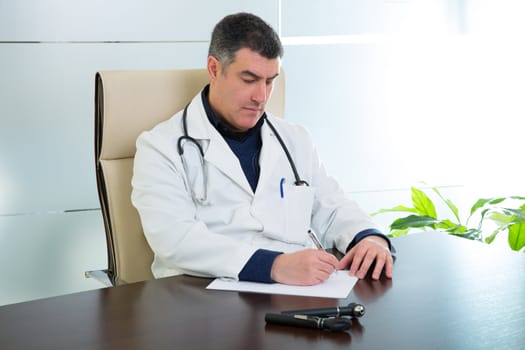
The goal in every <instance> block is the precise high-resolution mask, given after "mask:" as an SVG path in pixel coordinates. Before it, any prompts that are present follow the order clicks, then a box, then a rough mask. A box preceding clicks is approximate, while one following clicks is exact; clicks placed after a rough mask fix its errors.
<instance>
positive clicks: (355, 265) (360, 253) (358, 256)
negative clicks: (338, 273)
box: [349, 249, 366, 276]
mask: <svg viewBox="0 0 525 350" xmlns="http://www.w3.org/2000/svg"><path fill="white" fill-rule="evenodd" d="M365 253H366V250H362V249H356V251H355V252H354V256H353V259H352V261H351V263H350V269H349V270H350V275H352V276H357V272H358V270H359V267H360V266H361V263H362V261H363V258H364V256H365Z"/></svg>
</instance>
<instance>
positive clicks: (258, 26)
mask: <svg viewBox="0 0 525 350" xmlns="http://www.w3.org/2000/svg"><path fill="white" fill-rule="evenodd" d="M243 48H248V49H250V50H252V51H254V52H257V53H258V54H259V55H261V56H263V57H265V58H268V59H274V58H278V57H279V58H281V57H282V56H283V53H284V50H283V46H282V44H281V40H280V39H279V35H277V33H276V32H275V31H274V30H273V28H272V27H270V25H268V24H267V23H266V22H265V21H263V20H262V19H261V18H259V17H257V16H255V15H253V14H250V13H245V12H241V13H237V14H233V15H229V16H226V17H224V18H223V19H222V20H221V21H220V22H219V23H217V24H216V25H215V28H214V29H213V33H212V36H211V42H210V48H209V50H208V56H213V57H215V58H216V59H217V60H218V61H219V62H220V63H221V65H222V66H223V68H226V67H227V66H229V65H230V64H231V63H232V62H233V61H234V60H235V55H236V53H237V51H239V50H240V49H243Z"/></svg>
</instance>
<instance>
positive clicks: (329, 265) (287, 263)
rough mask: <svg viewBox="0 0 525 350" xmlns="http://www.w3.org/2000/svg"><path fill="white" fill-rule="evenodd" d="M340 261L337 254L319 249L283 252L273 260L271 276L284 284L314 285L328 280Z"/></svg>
mask: <svg viewBox="0 0 525 350" xmlns="http://www.w3.org/2000/svg"><path fill="white" fill-rule="evenodd" d="M338 263H339V261H338V260H337V258H336V257H335V256H333V255H332V254H330V253H327V252H325V251H322V250H317V249H306V250H301V251H298V252H294V253H286V254H281V255H279V256H277V257H276V258H275V260H274V261H273V265H272V271H271V278H272V280H274V281H275V282H278V283H283V284H290V285H297V286H313V285H316V284H319V283H321V282H323V281H325V280H327V279H328V277H330V275H331V274H332V273H333V272H334V270H335V269H336V267H337V265H338Z"/></svg>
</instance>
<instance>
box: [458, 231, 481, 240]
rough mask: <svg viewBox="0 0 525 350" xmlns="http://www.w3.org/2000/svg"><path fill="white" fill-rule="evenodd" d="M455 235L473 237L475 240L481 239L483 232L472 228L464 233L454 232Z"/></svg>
mask: <svg viewBox="0 0 525 350" xmlns="http://www.w3.org/2000/svg"><path fill="white" fill-rule="evenodd" d="M452 234H453V235H455V236H459V237H463V238H467V239H471V240H473V241H481V240H482V232H481V230H478V229H475V228H470V229H468V230H466V231H465V232H462V233H452Z"/></svg>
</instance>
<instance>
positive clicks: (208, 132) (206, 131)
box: [188, 94, 253, 195]
mask: <svg viewBox="0 0 525 350" xmlns="http://www.w3.org/2000/svg"><path fill="white" fill-rule="evenodd" d="M188 133H189V135H190V136H191V137H193V138H195V139H196V140H199V141H200V142H201V145H202V146H203V151H204V159H205V160H206V161H207V162H209V163H211V165H213V166H215V167H216V168H217V169H219V170H220V171H221V172H222V173H223V175H224V176H226V177H228V178H230V179H231V180H232V181H233V182H235V183H236V184H237V185H239V186H240V187H241V188H242V189H243V190H245V191H246V192H248V193H249V194H251V195H253V191H252V188H251V187H250V184H249V183H248V180H247V179H246V176H245V175H244V172H243V170H242V168H241V164H240V162H239V159H238V158H237V157H236V156H235V154H234V153H233V151H232V150H231V148H230V146H228V144H227V143H226V141H225V140H224V138H223V137H222V136H221V134H219V132H218V131H217V130H216V129H215V128H214V127H213V125H211V124H210V122H209V120H208V116H207V115H206V112H205V110H204V106H203V105H202V99H201V96H200V94H199V95H198V96H196V98H195V99H193V101H192V103H191V105H190V107H189V108H188Z"/></svg>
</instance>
